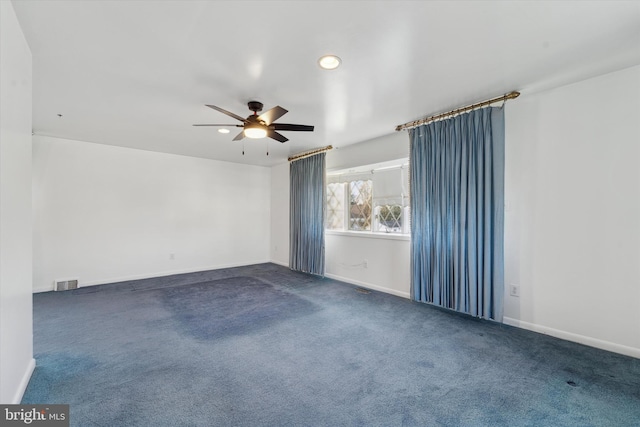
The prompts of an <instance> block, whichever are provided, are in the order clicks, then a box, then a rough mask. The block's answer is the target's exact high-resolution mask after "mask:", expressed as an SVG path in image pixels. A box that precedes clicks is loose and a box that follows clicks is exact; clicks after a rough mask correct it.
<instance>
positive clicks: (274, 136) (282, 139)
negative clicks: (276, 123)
mask: <svg viewBox="0 0 640 427" xmlns="http://www.w3.org/2000/svg"><path fill="white" fill-rule="evenodd" d="M267 136H268V137H269V138H271V139H275V140H276V141H280V142H287V141H288V140H289V138H287V137H286V136H284V135H281V134H279V133H278V132H276V131H274V130H272V129H269V130H268V131H267Z"/></svg>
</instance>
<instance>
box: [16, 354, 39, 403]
mask: <svg viewBox="0 0 640 427" xmlns="http://www.w3.org/2000/svg"><path fill="white" fill-rule="evenodd" d="M34 369H36V359H34V358H31V360H30V361H29V364H28V365H27V370H26V371H25V372H24V374H23V375H22V379H21V380H20V384H19V385H18V389H17V390H16V394H15V395H14V396H13V401H12V402H11V404H12V405H19V404H20V402H22V396H24V392H25V391H27V386H28V385H29V381H30V380H31V375H32V374H33V370H34Z"/></svg>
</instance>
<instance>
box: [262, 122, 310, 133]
mask: <svg viewBox="0 0 640 427" xmlns="http://www.w3.org/2000/svg"><path fill="white" fill-rule="evenodd" d="M271 126H272V127H273V130H293V131H299V132H313V126H307V125H294V124H291V123H274V124H273V125H271Z"/></svg>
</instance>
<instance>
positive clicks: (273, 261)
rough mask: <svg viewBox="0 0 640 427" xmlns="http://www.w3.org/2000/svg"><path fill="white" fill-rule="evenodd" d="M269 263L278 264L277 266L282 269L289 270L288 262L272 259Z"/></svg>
mask: <svg viewBox="0 0 640 427" xmlns="http://www.w3.org/2000/svg"><path fill="white" fill-rule="evenodd" d="M269 262H270V263H272V264H278V265H281V266H283V267H287V268H289V263H288V262H282V261H276V260H275V259H272V260H271V261H269Z"/></svg>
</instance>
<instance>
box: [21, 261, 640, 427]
mask: <svg viewBox="0 0 640 427" xmlns="http://www.w3.org/2000/svg"><path fill="white" fill-rule="evenodd" d="M33 311H34V346H35V357H36V361H37V367H36V370H35V372H34V374H33V377H32V379H31V382H30V383H29V386H28V388H27V391H26V393H25V396H24V399H23V403H50V404H53V403H68V404H70V409H71V425H73V426H104V427H107V426H109V427H113V426H401V425H405V426H606V427H609V426H640V360H638V359H634V358H630V357H625V356H621V355H617V354H614V353H609V352H606V351H602V350H597V349H594V348H590V347H585V346H582V345H579V344H574V343H569V342H566V341H562V340H558V339H554V338H551V337H548V336H544V335H540V334H535V333H532V332H528V331H524V330H520V329H516V328H511V327H508V326H504V325H500V324H496V323H490V322H486V321H480V320H477V319H473V318H470V317H467V316H463V315H457V314H455V313H451V312H447V311H443V310H439V309H437V308H434V307H431V306H428V305H424V304H419V303H415V302H411V301H408V300H405V299H402V298H398V297H394V296H391V295H387V294H383V293H378V292H369V293H366V292H360V291H359V290H358V288H356V287H354V286H351V285H348V284H345V283H341V282H337V281H334V280H330V279H320V278H316V277H312V276H307V275H303V274H299V273H295V272H291V271H289V270H288V269H287V268H284V267H281V266H277V265H273V264H260V265H254V266H247V267H240V268H233V269H222V270H215V271H208V272H201V273H192V274H185V275H176V276H169V277H163V278H156V279H146V280H138V281H131V282H123V283H117V284H111V285H103V286H94V287H87V288H81V289H78V290H76V291H67V292H57V293H54V292H51V293H43V294H36V295H34V308H33Z"/></svg>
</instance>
